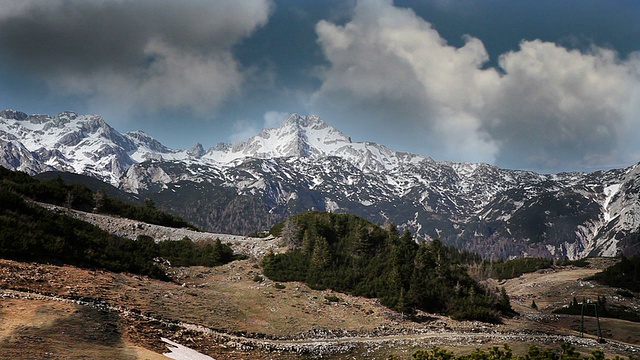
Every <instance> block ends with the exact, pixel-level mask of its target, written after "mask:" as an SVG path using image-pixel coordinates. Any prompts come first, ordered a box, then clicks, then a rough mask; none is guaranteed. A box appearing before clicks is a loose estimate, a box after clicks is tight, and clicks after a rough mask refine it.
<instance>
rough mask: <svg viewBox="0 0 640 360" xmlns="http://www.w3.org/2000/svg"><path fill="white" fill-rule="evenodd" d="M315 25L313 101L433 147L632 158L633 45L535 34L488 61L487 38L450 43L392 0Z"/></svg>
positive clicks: (439, 152)
mask: <svg viewBox="0 0 640 360" xmlns="http://www.w3.org/2000/svg"><path fill="white" fill-rule="evenodd" d="M316 32H317V35H318V43H319V44H320V46H321V48H322V50H323V52H324V54H325V56H326V58H327V60H328V61H329V65H328V66H327V67H326V68H325V69H324V71H323V72H322V74H321V80H322V86H321V87H320V89H319V90H318V91H317V92H316V93H315V94H314V97H313V105H314V106H316V107H317V108H333V109H335V110H336V112H338V113H340V112H342V113H344V114H349V115H350V116H352V118H353V119H356V120H354V121H358V120H357V119H360V121H361V122H362V124H363V125H368V126H374V127H376V128H380V129H383V130H386V131H389V132H394V131H395V132H396V134H395V136H403V135H404V136H405V141H406V142H411V143H413V144H414V145H420V144H422V148H423V149H424V151H425V154H426V155H431V156H434V157H437V158H440V159H452V160H472V161H487V162H492V163H498V164H500V165H503V166H510V165H512V164H523V161H522V160H523V159H524V164H526V165H525V166H528V167H530V168H537V169H549V170H552V171H553V170H556V168H558V167H559V166H560V164H563V166H566V165H567V164H569V165H573V166H575V167H580V168H586V167H590V166H591V167H598V166H602V165H604V164H610V163H615V162H624V161H629V159H626V158H625V159H623V158H624V157H626V154H625V153H624V151H622V149H623V148H625V144H626V143H627V142H628V141H630V140H631V139H630V137H629V136H628V135H627V134H629V129H630V128H631V124H632V123H633V122H634V121H636V122H637V120H638V115H640V113H639V111H638V106H637V104H638V94H639V91H638V89H639V88H640V71H639V69H640V56H638V55H637V54H635V55H634V54H632V56H630V57H629V58H628V59H620V58H619V56H618V55H617V54H616V53H615V52H614V51H612V50H608V49H603V48H599V47H597V46H593V47H592V49H591V50H590V51H588V52H580V51H578V50H570V49H566V48H564V47H561V46H559V45H557V44H554V43H550V42H543V41H540V40H535V39H533V40H523V41H522V43H521V44H520V48H519V49H517V50H514V51H511V52H509V53H506V54H503V55H501V56H500V58H499V61H498V62H499V68H493V67H489V66H487V63H488V61H489V60H490V59H489V56H488V54H487V51H486V49H485V47H484V45H483V43H482V41H481V40H480V39H478V38H475V37H473V36H470V35H467V36H465V38H464V41H465V42H464V45H463V46H461V47H454V46H451V45H449V44H448V43H447V41H446V40H445V39H443V38H442V37H441V36H440V34H439V33H438V32H437V31H436V30H435V29H434V28H433V27H432V26H431V24H430V23H428V22H427V21H425V20H424V19H422V18H420V17H419V16H417V15H416V14H415V13H414V12H413V11H412V10H410V9H403V8H398V7H395V6H394V5H393V3H392V2H391V1H390V0H363V1H359V2H358V3H357V5H356V6H355V9H354V12H353V17H352V18H351V19H350V21H348V22H347V23H346V24H344V25H337V24H334V23H331V22H328V21H321V22H319V23H318V24H317V26H316ZM634 104H635V105H634ZM636 127H637V126H636ZM416 129H417V130H416ZM639 160H640V159H633V160H632V161H634V162H637V161H639Z"/></svg>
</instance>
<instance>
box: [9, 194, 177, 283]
mask: <svg viewBox="0 0 640 360" xmlns="http://www.w3.org/2000/svg"><path fill="white" fill-rule="evenodd" d="M154 245H155V243H153V240H151V243H149V242H148V241H141V242H137V241H133V240H130V239H124V238H120V237H116V236H113V235H110V234H108V233H106V232H104V231H102V230H101V229H99V228H97V227H95V226H93V225H91V224H88V223H86V222H83V221H80V220H76V219H73V218H70V217H68V216H64V215H61V214H55V213H53V212H51V211H47V210H45V209H42V208H40V207H38V206H34V205H29V204H27V203H26V202H25V201H24V200H23V199H22V197H21V196H20V195H18V194H16V193H14V192H12V191H11V190H7V189H6V188H2V187H0V257H2V258H6V259H16V260H29V261H61V262H63V263H67V264H72V265H77V266H88V267H99V268H104V269H107V270H111V271H116V272H121V271H128V272H133V273H138V274H144V275H150V276H154V277H157V278H164V277H165V275H164V273H163V272H162V271H161V270H160V268H158V267H157V266H156V265H155V264H154V262H153V256H154V255H155V253H154V251H153V248H154Z"/></svg>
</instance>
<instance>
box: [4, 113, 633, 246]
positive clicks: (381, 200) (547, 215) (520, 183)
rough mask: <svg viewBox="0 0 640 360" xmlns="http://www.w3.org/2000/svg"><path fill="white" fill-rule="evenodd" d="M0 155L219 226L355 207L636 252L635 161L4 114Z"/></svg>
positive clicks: (306, 126)
mask: <svg viewBox="0 0 640 360" xmlns="http://www.w3.org/2000/svg"><path fill="white" fill-rule="evenodd" d="M0 143H1V144H2V148H1V150H0V165H2V166H4V167H7V168H10V169H14V170H21V171H25V172H27V173H30V174H37V173H41V172H44V171H52V170H58V171H68V172H74V173H78V174H85V175H88V176H92V177H95V178H98V179H101V180H103V181H105V182H108V183H110V184H112V185H114V186H116V187H119V188H120V189H123V190H126V191H128V192H133V193H136V194H138V195H139V196H142V197H149V198H151V199H153V200H154V201H155V202H156V203H157V204H158V206H159V207H160V208H162V209H164V210H167V211H170V212H173V213H175V214H176V215H179V216H181V217H183V218H185V219H186V220H188V221H191V222H194V223H195V224H196V225H198V226H201V227H203V228H205V229H208V230H211V231H216V232H227V233H247V232H251V231H255V230H260V229H263V228H267V227H269V226H271V225H273V224H274V223H275V222H277V221H281V220H283V219H285V218H286V217H287V216H288V215H290V214H295V213H299V212H302V211H307V210H310V209H318V210H329V211H339V212H350V213H354V214H357V215H361V216H364V217H366V218H368V219H370V220H372V221H376V222H379V223H385V222H392V223H395V224H397V225H399V226H400V227H401V228H408V229H410V230H411V231H413V232H414V233H415V234H416V236H417V238H418V240H422V239H430V238H433V237H439V238H441V239H442V240H443V241H444V242H445V243H447V244H453V245H456V246H458V247H460V248H464V249H468V250H472V251H476V252H479V253H481V254H483V255H486V256H487V255H488V256H494V257H508V256H522V255H536V256H547V257H557V258H561V257H568V258H579V257H584V256H587V255H590V254H591V255H605V256H613V255H616V254H619V253H625V254H635V253H639V252H640V240H638V239H639V238H638V236H639V234H640V230H639V229H640V200H639V198H638V197H639V194H640V174H639V172H640V167H638V166H637V165H633V166H630V167H628V168H625V169H615V170H610V171H599V172H594V173H589V174H587V173H560V174H537V173H534V172H530V171H521V170H508V169H500V168H498V167H496V166H493V165H489V164H482V163H455V162H441V161H434V160H433V159H431V158H428V157H424V156H421V155H416V154H410V153H405V152H396V151H393V150H392V149H389V148H388V147H386V146H384V145H380V144H376V143H371V142H353V141H351V139H350V138H349V137H348V136H346V135H344V134H343V133H341V132H340V131H339V130H337V129H335V128H334V127H332V126H331V125H329V124H327V123H326V122H324V121H323V120H322V119H320V118H319V117H318V116H301V115H297V114H293V115H291V116H289V117H288V118H287V119H285V120H284V122H283V123H282V125H281V126H280V127H278V128H274V129H265V130H263V131H261V132H260V133H259V134H257V135H255V136H253V137H251V138H250V139H248V140H247V141H244V142H238V143H235V144H224V143H222V144H218V145H217V146H215V147H213V148H211V149H208V150H205V149H204V148H203V147H202V145H201V144H197V145H196V146H194V147H193V148H191V149H186V150H174V149H170V148H168V147H166V146H164V145H162V144H161V143H160V142H159V141H158V140H156V139H154V138H153V137H151V136H149V135H148V134H146V133H144V132H142V131H135V132H128V133H125V134H121V133H119V132H118V131H117V130H115V129H113V128H112V127H111V126H109V125H108V124H107V123H106V122H105V121H104V119H102V118H101V117H99V116H96V115H77V114H75V113H73V112H63V113H61V114H58V115H56V116H55V117H51V116H47V115H27V114H25V113H22V112H19V111H14V110H5V111H2V112H0Z"/></svg>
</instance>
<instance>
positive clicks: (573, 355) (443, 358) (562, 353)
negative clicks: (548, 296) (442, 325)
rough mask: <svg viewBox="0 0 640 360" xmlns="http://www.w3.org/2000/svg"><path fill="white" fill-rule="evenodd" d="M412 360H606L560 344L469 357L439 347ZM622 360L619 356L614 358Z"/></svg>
mask: <svg viewBox="0 0 640 360" xmlns="http://www.w3.org/2000/svg"><path fill="white" fill-rule="evenodd" d="M411 359H414V360H512V359H513V360H605V359H606V356H605V353H604V352H602V351H601V350H595V351H592V352H591V356H586V357H583V356H582V355H581V354H580V353H579V352H578V351H576V348H575V347H574V346H573V345H571V344H567V343H562V344H560V348H559V349H553V348H546V349H541V348H540V347H538V346H536V345H531V346H530V347H529V350H528V351H527V353H526V354H524V355H519V356H516V355H514V354H513V351H512V350H511V347H510V346H509V345H508V344H505V345H503V346H502V347H498V346H492V347H491V348H489V349H488V350H487V351H484V350H481V349H476V350H474V351H472V352H471V353H470V354H468V355H456V354H454V353H453V352H452V351H449V350H446V349H443V348H441V347H438V346H432V347H431V348H429V349H420V350H416V351H415V352H414V353H413V354H412V355H411ZM614 359H615V360H621V358H620V357H619V356H616V357H615V358H614ZM387 360H399V358H398V357H397V356H394V355H391V356H389V357H388V358H387Z"/></svg>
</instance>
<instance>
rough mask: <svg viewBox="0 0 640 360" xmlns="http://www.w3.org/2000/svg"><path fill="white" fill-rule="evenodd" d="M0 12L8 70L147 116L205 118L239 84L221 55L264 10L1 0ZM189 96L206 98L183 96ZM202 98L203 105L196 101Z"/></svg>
mask: <svg viewBox="0 0 640 360" xmlns="http://www.w3.org/2000/svg"><path fill="white" fill-rule="evenodd" d="M1 8H2V9H1V10H0V52H1V53H2V54H3V55H0V59H1V61H3V62H9V63H10V64H11V66H12V67H14V68H18V69H21V70H22V71H25V72H30V73H36V74H39V75H40V76H42V77H43V78H44V79H46V80H47V81H49V82H50V84H51V85H53V86H60V87H61V88H62V89H63V90H67V91H69V92H72V93H84V94H92V95H96V96H97V97H98V98H100V100H104V99H105V98H107V99H110V98H116V99H117V98H118V97H119V96H120V94H121V93H124V94H126V95H127V97H131V96H133V98H134V99H136V100H137V101H138V102H140V103H141V104H143V105H144V106H147V107H149V108H156V107H162V105H163V104H166V105H168V106H169V107H181V106H183V107H196V108H201V109H202V110H204V109H207V108H210V107H215V105H216V104H218V103H219V102H221V101H223V100H224V99H225V98H226V96H228V94H230V93H233V92H237V91H238V90H239V87H240V85H241V83H242V81H243V76H242V74H241V69H239V67H238V64H237V63H236V61H235V59H234V58H233V55H232V54H231V52H230V48H231V47H232V46H233V45H235V44H237V43H238V42H239V41H240V40H241V39H242V38H244V37H246V36H248V35H249V34H251V33H252V32H253V31H254V30H255V29H256V28H257V27H259V26H261V25H263V24H265V23H266V21H267V19H268V16H269V12H270V9H271V6H270V3H269V2H268V1H266V0H250V1H242V2H236V1H202V0H201V1H169V0H154V1H150V0H141V1H125V0H107V1H85V0H36V1H22V2H14V1H11V0H5V3H4V4H3V6H2V7H1ZM214 83H215V86H214ZM162 87H166V88H168V89H162ZM189 89H191V90H192V91H189ZM173 91H175V96H176V97H177V98H178V99H177V100H175V99H173V101H170V99H168V95H169V93H171V92H173ZM197 93H201V94H204V95H205V96H204V97H202V96H195V97H196V99H195V100H190V99H188V98H187V97H188V96H193V95H195V94H197ZM154 96H155V97H156V98H153V97H154ZM206 98H210V99H211V100H210V101H211V104H210V105H207V104H203V103H202V101H206Z"/></svg>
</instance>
